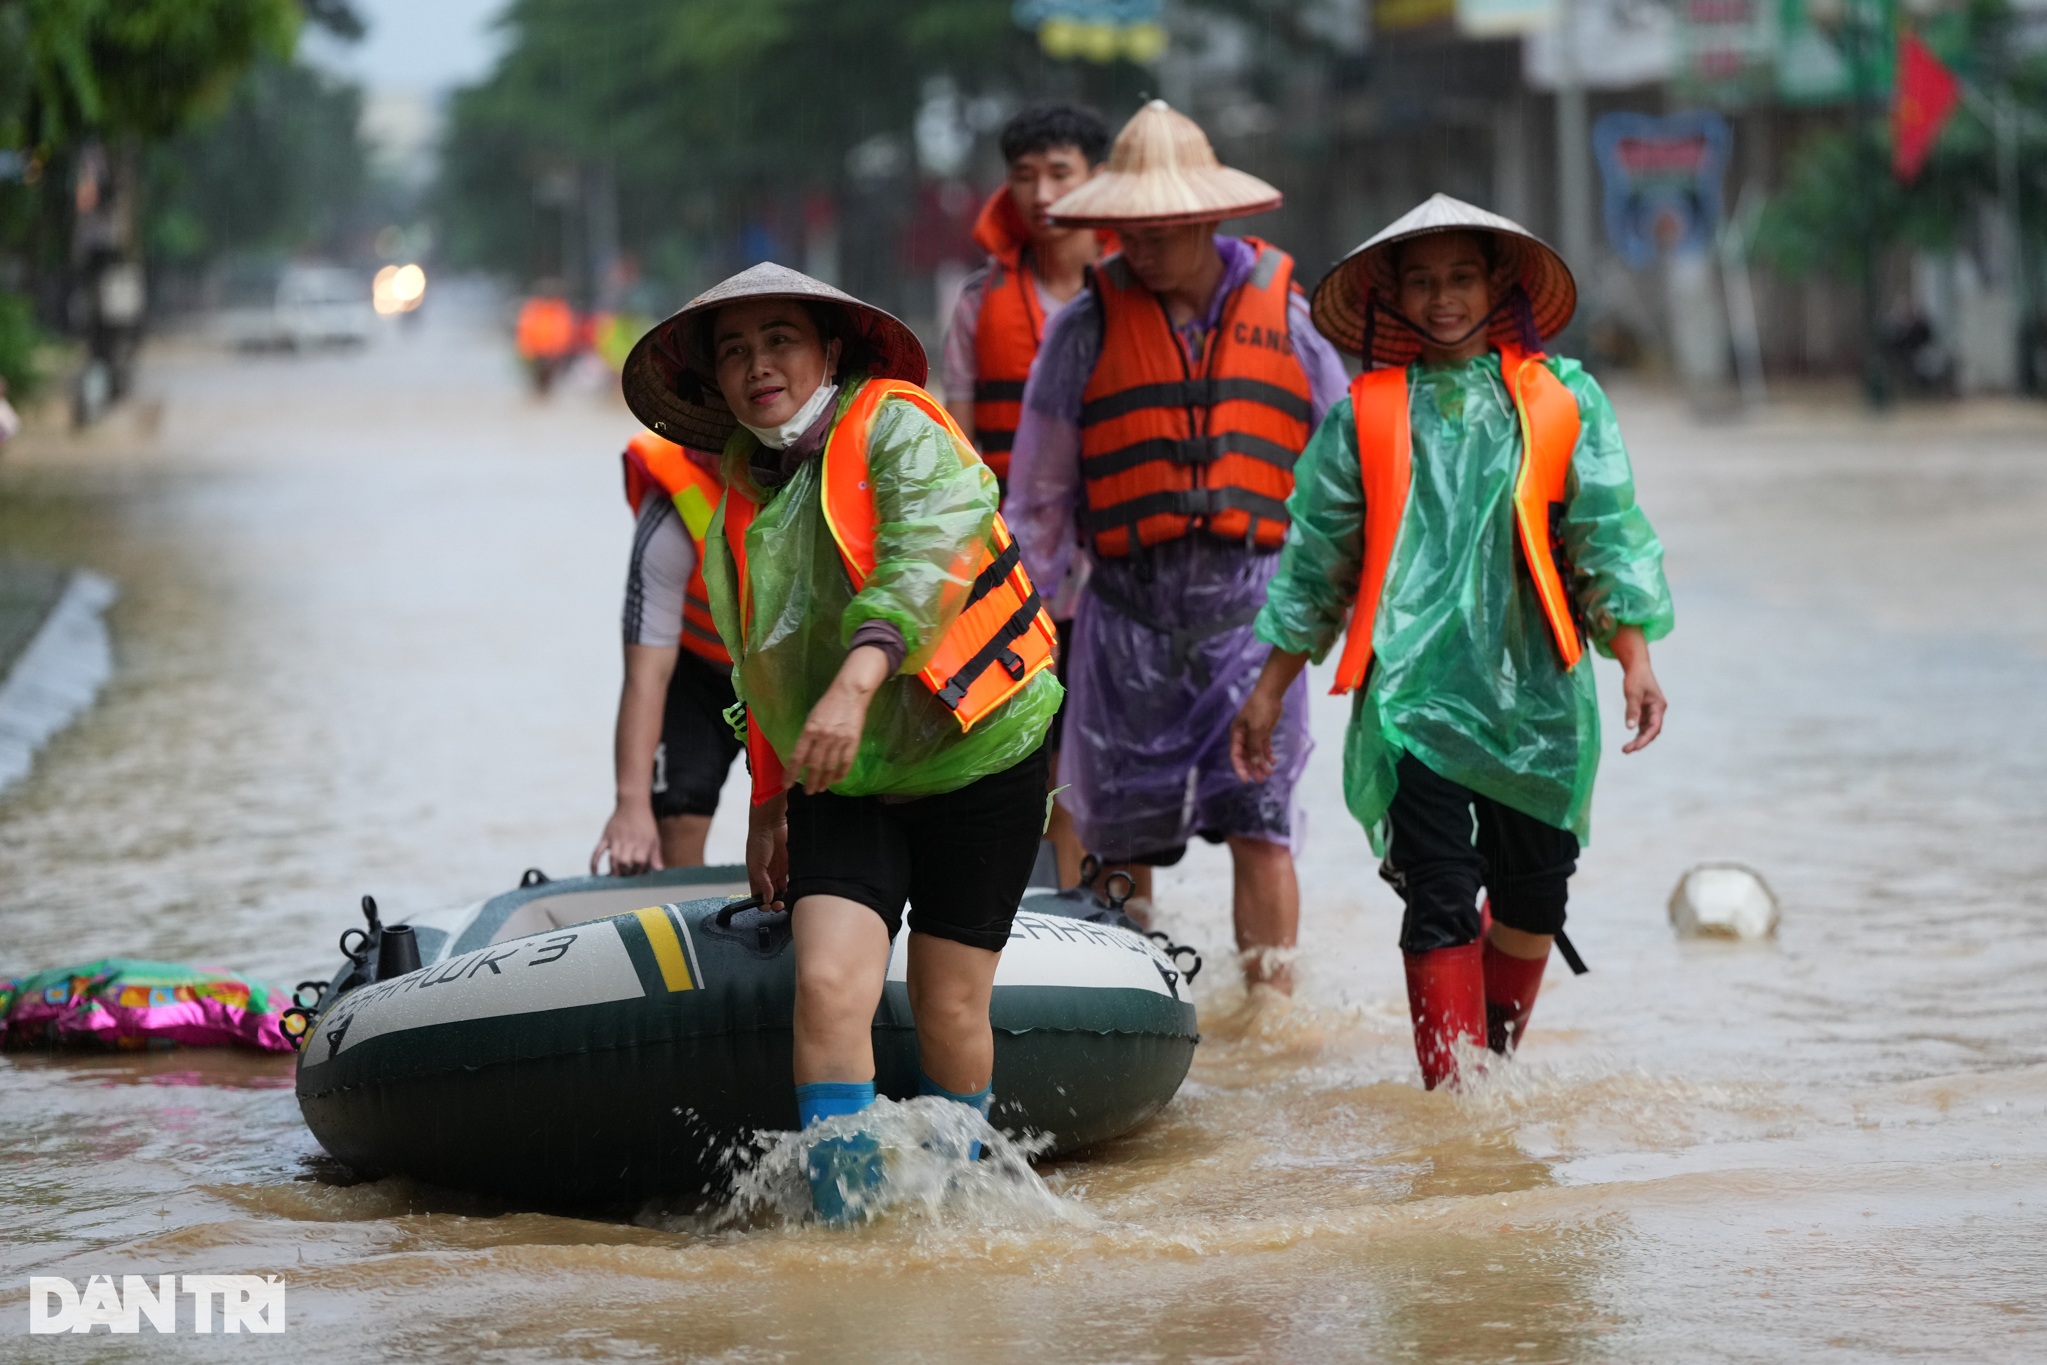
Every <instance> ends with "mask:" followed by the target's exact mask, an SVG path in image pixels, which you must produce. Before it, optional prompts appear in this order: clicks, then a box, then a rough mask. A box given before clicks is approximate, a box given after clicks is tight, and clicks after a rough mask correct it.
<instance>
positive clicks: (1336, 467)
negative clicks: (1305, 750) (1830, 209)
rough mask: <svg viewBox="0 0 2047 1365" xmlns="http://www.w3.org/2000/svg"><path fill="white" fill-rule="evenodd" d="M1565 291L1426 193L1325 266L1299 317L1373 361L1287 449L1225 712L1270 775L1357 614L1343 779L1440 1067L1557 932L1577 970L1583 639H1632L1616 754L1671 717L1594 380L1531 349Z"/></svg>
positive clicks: (1565, 308) (1488, 1019)
mask: <svg viewBox="0 0 2047 1365" xmlns="http://www.w3.org/2000/svg"><path fill="white" fill-rule="evenodd" d="M1576 304H1577V287H1576V285H1575V284H1574V283H1573V282H1572V279H1571V272H1570V270H1569V268H1568V267H1566V266H1565V264H1564V262H1563V259H1562V258H1561V257H1559V256H1558V255H1557V254H1556V252H1554V251H1552V250H1550V248H1549V247H1548V246H1547V245H1545V244H1544V243H1543V242H1541V241H1539V240H1538V239H1536V238H1535V237H1534V236H1533V235H1531V234H1530V233H1529V232H1528V231H1527V230H1526V229H1525V228H1522V227H1521V226H1520V225H1519V224H1517V223H1514V222H1512V221H1511V220H1509V219H1506V218H1502V217H1500V216H1498V215H1497V214H1492V213H1488V212H1486V211H1485V210H1483V209H1480V208H1476V207H1474V206H1473V205H1470V204H1466V203H1462V202H1460V201H1459V200H1456V199H1452V198H1450V197H1449V196H1448V195H1441V194H1439V195H1437V196H1435V197H1434V198H1432V199H1430V200H1429V201H1428V202H1427V203H1425V204H1423V205H1422V206H1421V207H1419V208H1417V209H1416V210H1414V212H1412V213H1410V214H1408V215H1407V216H1406V217H1404V218H1402V219H1400V220H1399V221H1398V222H1396V223H1394V224H1393V225H1392V226H1391V227H1389V228H1387V229H1386V230H1385V231H1384V232H1381V233H1380V234H1379V235H1378V236H1376V237H1374V238H1372V239H1371V240H1370V241H1368V242H1366V243H1365V244H1364V245H1363V246H1361V247H1359V248H1358V249H1357V250H1356V251H1354V252H1352V253H1351V254H1350V255H1349V256H1347V257H1345V258H1344V260H1343V261H1342V262H1341V263H1340V264H1339V265H1338V266H1337V267H1336V268H1335V269H1334V270H1333V271H1331V272H1330V274H1329V275H1328V276H1327V277H1326V278H1325V279H1324V280H1323V281H1322V283H1321V284H1320V285H1319V286H1318V287H1317V288H1316V290H1315V323H1316V326H1318V327H1319V328H1320V329H1321V330H1322V332H1323V333H1324V334H1325V335H1326V336H1328V337H1329V338H1330V339H1331V340H1332V341H1334V342H1335V343H1336V344H1337V345H1338V346H1340V347H1342V348H1343V349H1344V350H1346V351H1349V352H1351V353H1352V354H1353V355H1361V356H1363V357H1364V358H1365V362H1366V366H1367V369H1366V371H1365V373H1364V374H1363V375H1361V376H1359V378H1358V379H1357V381H1356V382H1355V383H1353V384H1352V385H1351V390H1350V396H1349V397H1348V398H1347V399H1346V400H1345V401H1344V402H1342V403H1340V404H1338V405H1337V407H1336V408H1335V410H1334V411H1332V412H1331V413H1330V414H1329V419H1328V420H1327V421H1326V422H1324V423H1323V425H1322V428H1321V430H1320V431H1318V432H1317V433H1316V435H1315V439H1314V440H1313V441H1312V442H1310V443H1309V446H1308V448H1307V450H1306V452H1304V453H1303V454H1302V456H1301V460H1300V463H1299V464H1298V465H1297V466H1296V467H1295V471H1294V473H1295V488H1294V495H1293V498H1292V500H1291V502H1290V503H1289V508H1290V510H1291V511H1292V513H1293V528H1294V529H1293V531H1292V533H1291V535H1290V536H1289V538H1288V541H1287V547H1286V550H1285V552H1284V553H1283V554H1282V555H1281V557H1280V567H1279V573H1278V575H1277V576H1276V577H1275V578H1274V579H1273V581H1272V588H1271V592H1270V595H1269V597H1268V599H1267V601H1266V604H1265V608H1264V610H1263V611H1262V612H1260V613H1259V616H1258V624H1257V633H1258V638H1259V639H1261V640H1263V641H1265V642H1266V643H1267V644H1269V645H1270V646H1271V655H1270V657H1269V658H1268V659H1267V660H1266V662H1265V665H1264V668H1263V671H1262V672H1261V673H1260V675H1259V679H1258V685H1257V687H1256V688H1255V689H1253V691H1252V693H1251V695H1250V697H1249V698H1248V699H1247V700H1246V701H1245V703H1244V708H1243V711H1242V713H1241V714H1240V715H1239V716H1238V717H1237V720H1236V723H1235V726H1234V727H1233V732H1232V735H1231V747H1232V751H1233V755H1234V758H1235V761H1236V763H1237V765H1238V767H1239V768H1240V769H1241V770H1242V771H1243V773H1244V776H1245V778H1246V780H1247V781H1249V780H1256V779H1257V778H1258V777H1259V776H1260V775H1261V774H1263V773H1267V772H1270V771H1272V769H1273V767H1274V765H1275V762H1276V758H1275V755H1274V753H1273V746H1272V739H1271V736H1272V733H1273V730H1274V727H1275V726H1276V725H1278V724H1280V723H1281V722H1280V717H1281V714H1282V707H1283V702H1282V698H1283V697H1285V696H1286V695H1287V694H1288V693H1289V691H1290V689H1291V687H1292V686H1294V685H1295V684H1296V680H1297V679H1299V677H1300V676H1301V670H1302V668H1303V667H1304V666H1305V665H1306V664H1307V662H1308V660H1309V658H1310V657H1313V658H1316V659H1320V658H1322V657H1323V656H1324V655H1325V654H1326V653H1327V652H1328V651H1329V649H1330V648H1331V647H1332V646H1333V645H1334V644H1335V642H1336V638H1337V634H1338V632H1339V631H1341V630H1343V628H1344V623H1345V620H1346V618H1348V620H1349V633H1348V636H1347V638H1346V639H1345V641H1344V646H1343V653H1342V655H1341V659H1340V662H1339V663H1338V665H1337V671H1336V687H1335V690H1336V691H1337V692H1339V693H1342V692H1349V693H1351V694H1352V697H1353V701H1352V710H1351V722H1350V732H1349V734H1348V736H1347V737H1346V739H1345V742H1344V765H1343V767H1344V796H1345V801H1346V804H1347V805H1348V806H1349V807H1350V810H1351V814H1353V815H1354V816H1356V817H1357V819H1358V820H1359V821H1360V822H1361V823H1363V825H1364V826H1365V828H1366V829H1367V830H1368V831H1369V832H1370V836H1371V840H1372V847H1373V850H1374V851H1375V852H1377V853H1379V854H1380V855H1381V857H1382V858H1383V859H1384V863H1383V865H1382V868H1381V872H1380V875H1382V876H1383V877H1384V878H1385V879H1386V880H1387V881H1388V882H1389V883H1391V884H1392V886H1393V888H1394V889H1395V890H1396V891H1397V892H1398V893H1399V894H1400V898H1401V900H1402V902H1403V903H1404V904H1405V906H1406V914H1405V916H1404V918H1403V920H1402V923H1401V929H1400V947H1401V950H1402V952H1403V953H1404V954H1405V959H1406V968H1407V994H1408V1009H1409V1012H1410V1014H1411V1015H1412V1018H1413V1024H1414V1041H1415V1053H1416V1056H1417V1058H1418V1059H1419V1061H1420V1063H1421V1072H1422V1081H1423V1084H1424V1085H1426V1086H1427V1087H1428V1088H1430V1089H1434V1088H1435V1087H1437V1086H1438V1085H1443V1084H1448V1083H1452V1082H1454V1081H1455V1080H1456V1079H1457V1075H1458V1057H1457V1052H1458V1049H1459V1047H1460V1045H1461V1046H1464V1047H1476V1046H1481V1045H1484V1046H1490V1047H1491V1048H1492V1050H1493V1051H1495V1052H1503V1053H1504V1052H1508V1051H1511V1050H1513V1049H1514V1048H1515V1047H1516V1046H1517V1045H1518V1043H1519V1042H1520V1040H1521V1039H1522V1037H1523V1036H1524V1035H1525V1034H1526V1033H1527V1030H1528V1021H1529V1016H1530V1013H1531V1012H1532V1011H1533V1010H1534V1008H1535V993H1536V990H1537V988H1538V987H1539V986H1540V985H1541V983H1542V974H1543V966H1544V963H1545V962H1546V961H1547V960H1548V958H1549V954H1550V947H1551V945H1552V943H1555V944H1556V945H1557V946H1558V947H1559V948H1560V949H1561V950H1562V951H1563V953H1564V956H1565V960H1566V961H1567V962H1569V963H1571V965H1572V967H1573V968H1574V970H1582V965H1583V964H1582V963H1580V962H1578V961H1577V959H1576V956H1575V954H1574V953H1573V952H1572V950H1571V948H1570V941H1569V940H1568V939H1565V938H1563V937H1562V934H1563V927H1564V904H1565V900H1566V897H1567V893H1568V891H1569V885H1570V877H1571V874H1572V872H1573V871H1575V870H1576V867H1577V859H1578V852H1579V846H1580V841H1581V840H1583V839H1584V838H1585V836H1586V833H1587V829H1588V817H1589V813H1590V806H1591V799H1592V778H1593V774H1594V772H1595V771H1596V770H1597V768H1598V766H1599V708H1598V695H1597V693H1596V692H1595V690H1594V687H1593V679H1592V661H1591V659H1590V658H1588V657H1586V651H1585V645H1586V643H1587V641H1588V640H1589V642H1590V643H1591V645H1592V646H1593V647H1594V648H1596V649H1597V650H1599V651H1600V652H1601V653H1603V654H1607V655H1609V656H1611V657H1613V658H1617V659H1619V660H1620V662H1621V666H1622V670H1623V671H1622V677H1621V690H1622V694H1623V696H1624V698H1625V700H1626V706H1627V723H1628V725H1629V727H1630V728H1632V729H1633V730H1634V731H1635V737H1634V739H1633V740H1632V741H1630V742H1629V743H1628V744H1627V745H1626V746H1625V747H1623V749H1622V750H1621V752H1623V753H1635V752H1637V751H1638V750H1640V749H1642V748H1644V747H1645V746H1647V745H1648V744H1649V743H1651V742H1652V741H1653V740H1654V739H1655V738H1656V736H1657V735H1658V733H1660V732H1661V731H1662V729H1663V716H1664V711H1665V706H1666V703H1665V701H1664V696H1663V690H1662V688H1661V687H1659V686H1658V685H1657V682H1656V674H1655V672H1654V671H1653V670H1652V669H1651V668H1650V666H1649V643H1650V641H1652V640H1656V639H1660V638H1661V637H1662V636H1664V635H1665V634H1667V633H1669V631H1670V627H1671V622H1672V612H1671V605H1670V589H1669V586H1668V585H1667V584H1666V583H1665V581H1664V577H1663V548H1662V546H1661V545H1660V544H1659V543H1658V542H1657V539H1656V533H1655V531H1654V530H1653V529H1651V527H1650V525H1649V519H1648V518H1647V517H1646V516H1644V515H1643V513H1642V509H1641V507H1640V506H1638V505H1637V504H1636V502H1635V486H1634V477H1633V474H1632V473H1631V472H1630V469H1629V464H1628V453H1627V448H1626V447H1625V446H1624V445H1623V444H1622V443H1621V436H1620V428H1619V426H1618V425H1617V424H1616V422H1615V420H1614V414H1613V408H1612V406H1611V405H1610V404H1609V403H1608V402H1607V400H1606V395H1605V394H1604V393H1602V392H1601V391H1600V388H1599V385H1598V384H1597V383H1596V382H1594V380H1593V379H1592V376H1590V375H1589V374H1587V373H1586V372H1585V371H1584V369H1583V368H1582V367H1580V366H1579V364H1578V363H1577V362H1576V361H1572V360H1562V359H1553V358H1551V357H1548V356H1545V355H1544V354H1543V353H1542V347H1543V342H1544V339H1545V338H1547V337H1551V336H1554V335H1555V334H1556V333H1558V332H1559V331H1561V330H1563V328H1564V326H1565V324H1567V323H1568V322H1569V321H1570V319H1571V314H1572V312H1573V310H1574V309H1575V307H1576ZM1374 366H1376V367H1378V368H1372V367H1374ZM1481 890H1483V892H1484V893H1485V895H1486V897H1487V901H1488V904H1489V907H1490V911H1491V924H1490V927H1489V928H1488V927H1487V926H1486V925H1485V924H1484V920H1485V918H1486V916H1485V911H1483V910H1482V909H1481V908H1480V905H1479V899H1478V898H1479V895H1480V892H1481ZM1481 939H1482V940H1483V941H1482V942H1481Z"/></svg>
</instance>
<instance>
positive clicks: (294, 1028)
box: [277, 1005, 313, 1052]
mask: <svg viewBox="0 0 2047 1365" xmlns="http://www.w3.org/2000/svg"><path fill="white" fill-rule="evenodd" d="M277 1028H278V1031H279V1032H280V1033H282V1034H283V1035H284V1037H285V1041H286V1042H288V1043H290V1044H291V1050H292V1051H293V1052H304V1051H305V1050H306V1039H307V1038H309V1037H311V1036H312V1032H313V1012H312V1011H311V1010H309V1009H305V1008H303V1007H302V1006H299V1005H293V1006H292V1007H291V1008H290V1009H288V1010H286V1011H285V1012H284V1013H283V1014H280V1015H279V1016H277Z"/></svg>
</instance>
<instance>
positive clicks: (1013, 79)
mask: <svg viewBox="0 0 2047 1365" xmlns="http://www.w3.org/2000/svg"><path fill="white" fill-rule="evenodd" d="M1010 9H1011V7H1010V5H1009V3H1008V0H750V3H747V4H743V5H737V4H731V3H729V0H679V3H651V2H650V0H513V3H512V4H511V5H510V7H509V8H508V9H507V10H506V12H505V16H504V19H503V20H502V23H503V25H504V27H505V29H506V31H507V32H506V37H507V42H506V46H505V55H504V57H503V58H502V59H501V60H500V62H499V64H498V67H497V69H496V70H495V71H493V72H492V74H491V75H490V77H489V78H488V79H486V80H485V81H483V82H482V83H481V84H479V85H477V86H474V87H472V88H470V89H467V90H464V91H462V92H460V93H459V94H458V95H457V97H456V99H455V101H454V104H453V107H452V111H451V120H450V130H449V134H448V138H447V141H446V144H445V146H444V148H443V159H442V181H441V185H440V189H439V195H438V206H439V209H440V213H441V216H442V219H443V227H444V229H445V234H446V235H445V240H446V242H447V244H448V248H449V250H450V252H451V254H452V255H453V256H454V257H455V258H456V259H457V260H458V261H460V262H462V263H464V264H469V265H477V266H484V267H488V268H491V269H496V270H500V271H504V272H506V273H509V274H513V275H517V276H522V277H523V276H528V275H530V274H531V273H532V272H534V271H535V270H536V269H539V268H541V266H540V263H541V262H543V261H544V260H546V259H547V258H548V257H549V255H550V252H551V251H555V252H556V253H557V254H558V247H559V243H551V242H550V234H552V233H556V232H558V231H559V224H558V218H559V215H557V214H551V213H550V211H549V208H548V199H549V195H550V192H551V189H550V187H552V186H562V185H564V184H567V185H571V186H573V185H576V184H580V183H583V182H582V181H580V180H577V179H576V178H577V177H588V176H590V175H592V174H593V173H600V172H601V173H603V174H605V175H607V176H608V177H609V178H610V180H611V181H612V183H615V184H616V185H617V186H618V210H619V222H620V233H621V237H622V239H623V241H624V243H625V245H626V246H627V247H628V248H630V249H635V250H638V251H639V252H641V253H642V254H644V255H647V256H650V257H653V258H656V259H658V258H660V257H661V256H662V255H663V253H664V251H665V252H667V253H669V254H671V255H676V254H686V253H687V252H688V251H689V250H690V246H689V243H690V241H691V240H693V239H697V240H701V239H704V238H707V237H718V236H729V235H730V233H731V232H732V231H733V230H734V229H735V227H736V224H737V222H738V221H739V219H740V218H741V217H743V216H744V215H745V214H746V213H747V212H748V211H749V209H750V207H751V206H756V205H759V204H762V203H764V202H769V201H774V202H779V203H782V204H784V205H787V204H792V203H800V202H801V201H802V199H803V197H804V196H805V195H806V194H808V193H812V192H816V191H830V190H833V189H835V188H840V187H842V186H843V185H844V182H845V181H846V179H847V174H848V173H847V170H846V161H847V155H848V153H849V152H850V151H851V150H852V149H853V148H854V147H856V146H858V145H859V144H861V143H863V142H866V141H868V140H870V139H873V138H875V137H877V136H883V137H895V138H907V135H908V133H909V131H910V128H911V126H912V123H913V120H914V118H915V114H916V109H917V106H918V104H919V102H920V100H921V98H922V89H923V83H924V81H925V80H926V79H927V78H929V77H931V76H934V75H938V74H941V73H943V74H949V75H951V76H952V77H953V78H954V80H955V81H956V82H957V83H958V84H959V85H960V86H961V87H962V88H964V89H966V90H967V91H969V92H972V91H974V90H977V89H984V88H988V87H989V86H991V85H1000V84H1007V85H1010V86H1012V87H1013V86H1014V85H1017V84H1024V83H1025V82H1023V81H1019V80H1018V79H1017V77H1018V76H1019V74H1020V73H1022V72H1024V71H1026V70H1028V69H1033V68H1035V66H1036V65H1037V63H1038V62H1039V58H1038V56H1037V53H1036V48H1035V44H1034V43H1033V41H1032V39H1031V37H1030V35H1029V34H1026V33H1023V32H1021V31H1020V30H1018V29H1017V28H1016V26H1015V25H1014V23H1013V22H1012V20H1011V18H1010ZM569 192H571V193H574V192H576V191H574V190H570V191H569ZM679 282H680V281H679Z"/></svg>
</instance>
